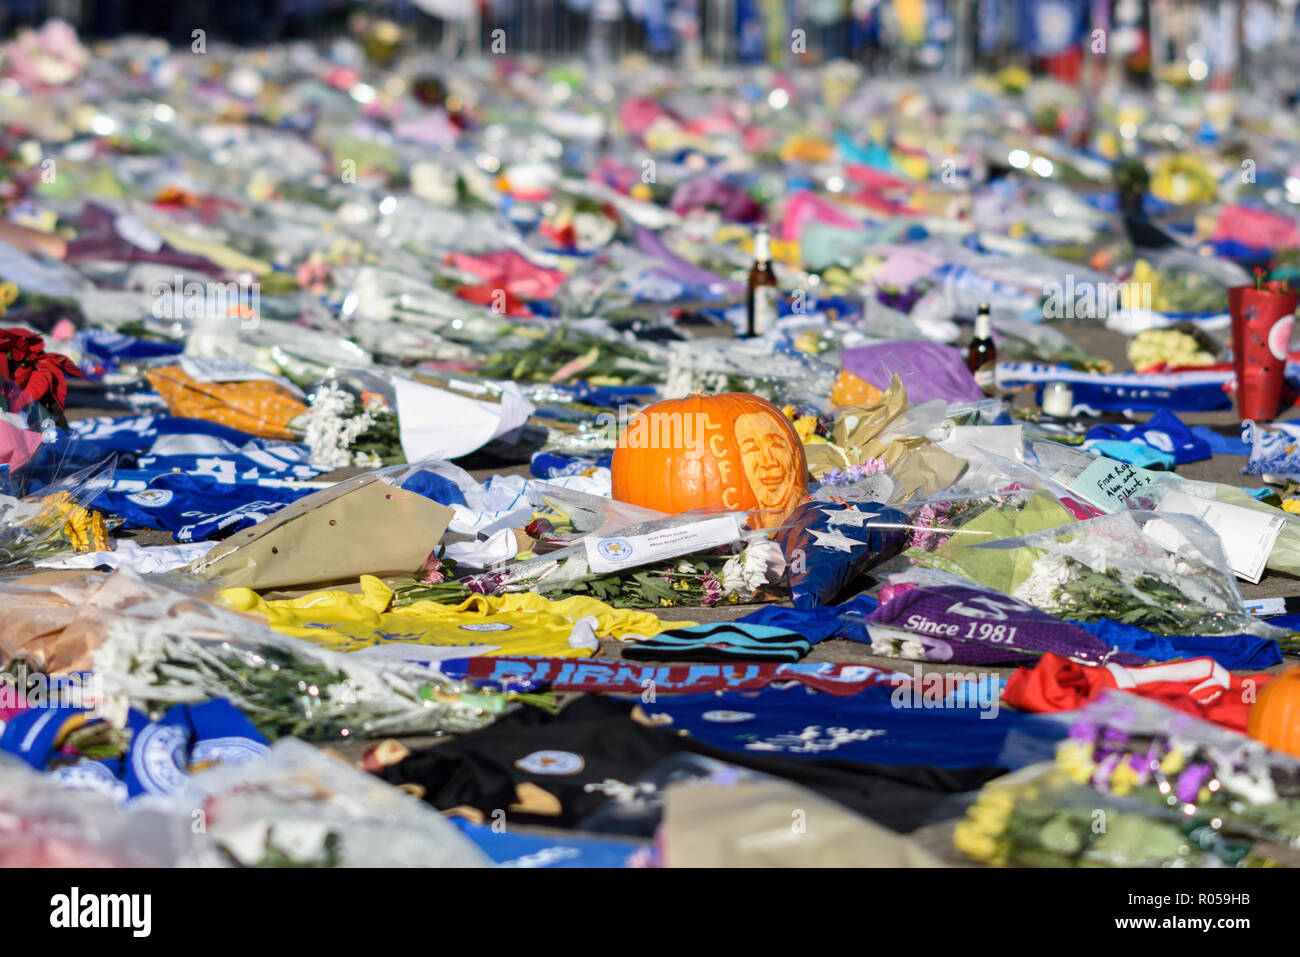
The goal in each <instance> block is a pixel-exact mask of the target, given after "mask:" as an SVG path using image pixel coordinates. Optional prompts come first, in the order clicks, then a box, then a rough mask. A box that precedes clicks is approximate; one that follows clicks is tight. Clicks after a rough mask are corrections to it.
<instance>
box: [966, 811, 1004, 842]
mask: <svg viewBox="0 0 1300 957" xmlns="http://www.w3.org/2000/svg"><path fill="white" fill-rule="evenodd" d="M1010 811H1011V809H1010V808H1007V810H1006V812H1003V811H1002V810H1001V809H1000V808H993V807H989V806H988V805H984V804H975V805H973V806H972V807H971V808H970V810H969V811H967V812H966V819H967V820H968V821H969V822H970V823H971V824H973V825H975V826H976V827H978V828H979V829H980V830H981V831H983V832H984V833H985V834H988V835H990V836H993V837H996V836H997V835H999V834H1001V833H1002V832H1003V831H1004V830H1006V827H1007V818H1008V817H1009V816H1010Z"/></svg>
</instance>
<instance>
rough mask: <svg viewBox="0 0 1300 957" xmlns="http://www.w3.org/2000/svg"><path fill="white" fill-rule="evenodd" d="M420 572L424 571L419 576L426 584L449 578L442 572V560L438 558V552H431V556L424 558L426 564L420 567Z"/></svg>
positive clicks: (433, 583) (434, 583)
mask: <svg viewBox="0 0 1300 957" xmlns="http://www.w3.org/2000/svg"><path fill="white" fill-rule="evenodd" d="M418 572H423V573H424V574H422V575H418V577H419V579H420V581H421V582H423V583H424V584H425V585H436V584H438V582H442V581H446V580H447V576H446V575H444V574H443V573H442V560H441V559H440V558H438V555H437V553H436V552H431V553H430V554H429V557H428V558H426V559H425V560H424V564H422V565H421V566H420V567H419V569H418V571H417V574H418Z"/></svg>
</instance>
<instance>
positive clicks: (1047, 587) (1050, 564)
mask: <svg viewBox="0 0 1300 957" xmlns="http://www.w3.org/2000/svg"><path fill="white" fill-rule="evenodd" d="M1073 580H1074V572H1073V571H1071V569H1070V566H1069V564H1068V563H1067V562H1066V560H1065V557H1064V556H1062V555H1057V554H1049V555H1044V556H1043V557H1042V558H1040V559H1038V561H1036V562H1034V567H1033V569H1032V570H1031V571H1030V573H1029V577H1028V578H1026V579H1025V580H1024V581H1023V582H1021V583H1020V585H1019V587H1017V588H1016V590H1015V591H1013V592H1012V593H1011V597H1012V598H1018V599H1020V600H1021V601H1023V602H1024V603H1025V604H1027V605H1033V606H1034V607H1035V608H1041V609H1043V610H1047V611H1050V610H1051V609H1053V608H1057V607H1059V606H1060V605H1061V603H1062V601H1063V600H1064V598H1063V596H1062V595H1061V586H1062V585H1065V584H1066V583H1067V582H1070V581H1073Z"/></svg>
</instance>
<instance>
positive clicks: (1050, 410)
mask: <svg viewBox="0 0 1300 957" xmlns="http://www.w3.org/2000/svg"><path fill="white" fill-rule="evenodd" d="M1073 410H1074V389H1072V388H1070V384H1069V383H1068V382H1049V383H1047V385H1045V386H1043V412H1044V413H1046V414H1047V415H1051V416H1055V417H1057V418H1064V417H1065V416H1068V415H1069V414H1070V413H1071V412H1072V411H1073Z"/></svg>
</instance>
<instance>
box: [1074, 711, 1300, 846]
mask: <svg viewBox="0 0 1300 957" xmlns="http://www.w3.org/2000/svg"><path fill="white" fill-rule="evenodd" d="M1056 763H1057V765H1058V767H1059V768H1061V769H1062V770H1063V771H1065V772H1066V773H1067V774H1068V775H1069V776H1070V777H1071V778H1072V779H1073V780H1074V781H1075V782H1076V783H1080V784H1086V785H1088V786H1089V787H1091V788H1093V789H1094V790H1097V791H1101V792H1105V793H1109V794H1116V795H1119V796H1121V797H1130V798H1133V799H1136V800H1140V801H1143V802H1145V803H1147V804H1150V805H1153V806H1156V807H1159V808H1162V809H1173V810H1175V811H1177V812H1178V813H1180V814H1183V815H1184V816H1187V817H1195V818H1197V819H1199V820H1203V821H1217V822H1218V823H1217V824H1215V825H1213V827H1214V829H1215V830H1217V831H1220V832H1222V833H1224V834H1232V835H1237V836H1240V837H1244V838H1249V839H1252V840H1254V839H1260V840H1268V841H1271V842H1274V843H1277V844H1283V845H1287V846H1290V847H1300V760H1298V759H1297V758H1295V757H1294V756H1292V755H1289V754H1286V753H1284V752H1282V751H1277V750H1275V749H1273V748H1270V747H1268V746H1267V745H1265V744H1263V743H1262V742H1260V741H1256V740H1255V739H1254V738H1251V737H1248V736H1247V735H1244V734H1241V733H1239V732H1237V731H1234V730H1232V729H1230V728H1225V727H1223V726H1222V725H1218V724H1215V723H1213V722H1211V721H1206V720H1204V719H1202V718H1199V717H1196V716H1195V715H1191V714H1188V713H1185V712H1182V711H1176V710H1174V709H1172V708H1169V707H1166V706H1165V705H1163V704H1160V703H1159V702H1156V701H1152V700H1150V699H1147V698H1142V697H1138V696H1135V695H1129V694H1123V693H1120V692H1116V691H1108V692H1105V693H1104V694H1103V695H1102V696H1101V697H1100V698H1098V699H1097V700H1096V701H1094V702H1091V703H1090V704H1089V705H1088V706H1087V707H1085V708H1084V709H1082V710H1081V711H1080V712H1079V713H1078V715H1077V717H1076V718H1075V719H1074V721H1073V723H1072V725H1071V728H1070V733H1069V737H1068V738H1067V739H1066V740H1065V741H1062V742H1061V743H1060V744H1059V745H1058V746H1057V761H1056Z"/></svg>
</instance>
